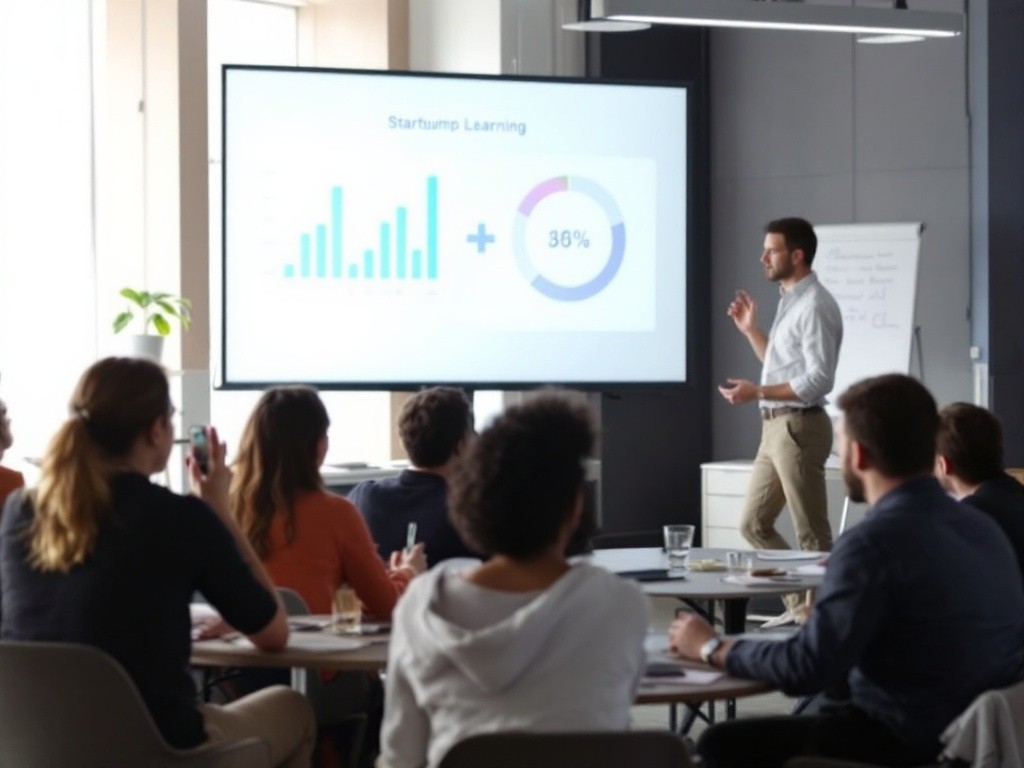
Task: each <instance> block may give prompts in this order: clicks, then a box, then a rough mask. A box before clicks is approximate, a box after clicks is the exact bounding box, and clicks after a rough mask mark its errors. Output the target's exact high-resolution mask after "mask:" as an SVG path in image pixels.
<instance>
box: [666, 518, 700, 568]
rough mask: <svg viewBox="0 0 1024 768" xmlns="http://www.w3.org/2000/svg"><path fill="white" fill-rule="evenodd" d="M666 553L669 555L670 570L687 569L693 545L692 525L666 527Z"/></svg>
mask: <svg viewBox="0 0 1024 768" xmlns="http://www.w3.org/2000/svg"><path fill="white" fill-rule="evenodd" d="M663 530H664V532H665V552H666V553H668V567H669V569H670V570H680V569H682V568H686V561H687V560H688V559H689V557H690V546H691V545H692V544H693V530H694V529H693V526H692V525H666V526H665V527H664V529H663Z"/></svg>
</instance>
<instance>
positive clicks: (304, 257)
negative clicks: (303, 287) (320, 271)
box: [299, 232, 311, 277]
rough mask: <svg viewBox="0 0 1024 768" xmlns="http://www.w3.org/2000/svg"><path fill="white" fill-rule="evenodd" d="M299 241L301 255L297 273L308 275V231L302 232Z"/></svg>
mask: <svg viewBox="0 0 1024 768" xmlns="http://www.w3.org/2000/svg"><path fill="white" fill-rule="evenodd" d="M300 242H301V251H302V253H301V255H300V258H299V274H301V275H302V276H303V277H309V254H310V250H311V249H310V242H311V241H310V238H309V233H308V232H303V233H302V238H301V240H300Z"/></svg>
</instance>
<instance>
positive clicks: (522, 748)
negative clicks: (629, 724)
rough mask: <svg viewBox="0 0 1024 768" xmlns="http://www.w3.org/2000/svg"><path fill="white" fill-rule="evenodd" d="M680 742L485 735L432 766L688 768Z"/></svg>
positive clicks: (651, 736) (623, 736)
mask: <svg viewBox="0 0 1024 768" xmlns="http://www.w3.org/2000/svg"><path fill="white" fill-rule="evenodd" d="M690 765H691V763H690V755H689V754H688V753H687V751H686V747H685V746H684V744H683V740H682V739H680V738H679V737H678V736H676V735H675V734H673V733H669V732H667V731H622V732H618V733H607V732H595V733H485V734H479V735H477V736H470V737H469V738H468V739H465V740H464V741H460V742H459V743H458V744H456V745H455V746H454V747H452V748H451V749H450V750H449V751H448V754H446V755H445V756H444V757H443V758H442V759H441V763H440V765H439V766H438V768H567V767H568V766H571V767H572V768H627V766H643V768H689V766H690Z"/></svg>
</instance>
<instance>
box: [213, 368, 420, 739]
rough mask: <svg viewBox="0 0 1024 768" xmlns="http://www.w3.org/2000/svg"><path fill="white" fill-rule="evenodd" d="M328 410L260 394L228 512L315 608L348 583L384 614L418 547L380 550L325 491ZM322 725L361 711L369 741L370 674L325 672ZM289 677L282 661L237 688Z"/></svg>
mask: <svg viewBox="0 0 1024 768" xmlns="http://www.w3.org/2000/svg"><path fill="white" fill-rule="evenodd" d="M329 425H330V420H329V419H328V416H327V409H326V408H325V407H324V404H323V402H322V401H321V400H320V396H319V395H318V394H317V392H316V390H315V389H312V388H310V387H301V386H293V387H274V388H272V389H268V390H267V391H266V392H264V393H263V396H262V397H261V398H260V400H259V402H258V403H257V404H256V409H255V410H254V411H253V413H252V415H251V416H250V417H249V421H248V422H247V423H246V425H245V429H244V431H243V433H242V439H241V444H240V446H239V451H238V458H237V460H236V462H235V475H234V480H233V482H232V486H231V502H232V508H233V510H234V514H235V517H236V518H237V520H238V522H239V524H240V525H241V527H242V530H243V531H244V532H245V535H246V536H247V537H248V539H249V541H250V543H251V544H252V546H253V548H254V549H255V550H256V552H257V554H258V555H259V557H260V558H261V560H262V561H263V563H264V565H265V566H266V568H267V570H268V571H269V572H270V576H271V578H272V579H273V580H274V583H275V584H276V585H277V586H279V587H288V588H289V589H293V590H295V591H296V592H298V593H299V595H301V596H302V598H303V600H305V602H306V605H307V606H308V607H309V609H310V611H311V612H312V613H331V597H332V594H333V592H334V590H335V589H337V588H338V587H339V586H341V585H342V584H348V585H349V586H351V587H352V588H353V589H354V590H355V593H356V595H357V597H358V598H359V600H360V601H361V602H362V604H363V606H364V609H365V610H366V611H367V612H369V613H370V614H372V615H373V616H374V617H376V618H378V619H382V620H385V621H390V619H391V612H392V610H393V609H394V607H395V603H396V602H397V601H398V597H399V595H401V594H402V593H403V592H404V591H405V589H406V587H407V586H408V585H409V582H410V580H411V579H412V578H413V577H414V576H416V575H417V574H418V573H421V572H422V571H424V570H426V558H425V557H424V554H423V546H422V545H421V544H417V545H416V546H414V547H413V548H412V549H410V550H409V551H405V550H404V549H403V550H401V551H394V552H392V553H391V560H390V567H387V566H385V564H384V562H383V561H382V560H381V559H380V557H379V556H378V555H377V547H376V546H375V545H374V543H373V540H372V539H371V538H370V532H369V530H368V529H367V527H366V523H365V522H364V521H363V518H362V517H361V516H360V514H359V512H358V511H357V510H356V508H355V507H354V506H352V504H351V503H350V502H349V501H347V500H346V499H345V498H343V497H341V496H336V495H334V494H332V493H328V492H327V491H326V490H325V489H324V483H323V480H322V479H321V476H320V465H321V464H322V463H323V460H324V457H325V456H326V455H327V428H328V426H329ZM324 677H325V690H324V697H323V701H322V702H321V704H320V706H319V707H318V709H317V717H318V720H319V724H320V725H321V726H324V727H332V726H335V725H337V724H338V723H339V722H341V721H342V720H344V719H345V718H347V717H348V716H349V715H352V714H355V713H365V714H366V715H367V717H368V720H369V723H370V726H369V736H370V739H369V749H368V750H367V754H371V753H373V752H375V750H376V741H377V735H378V733H379V724H380V717H381V707H382V701H381V699H382V697H383V691H382V688H381V685H380V682H379V680H378V678H377V676H375V675H367V674H364V673H362V672H349V673H340V674H333V673H327V674H325V675H324ZM286 678H287V673H286V672H282V671H281V670H271V671H269V672H268V671H258V672H257V671H253V672H252V673H250V674H247V675H243V676H242V677H241V678H240V679H239V680H238V681H237V687H238V688H240V689H241V690H243V691H244V690H254V689H257V688H259V687H261V686H262V685H265V684H267V682H276V681H278V680H284V679H286Z"/></svg>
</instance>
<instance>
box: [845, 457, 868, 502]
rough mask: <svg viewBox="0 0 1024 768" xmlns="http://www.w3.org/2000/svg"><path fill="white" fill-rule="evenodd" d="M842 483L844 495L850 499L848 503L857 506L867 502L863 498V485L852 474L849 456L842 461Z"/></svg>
mask: <svg viewBox="0 0 1024 768" xmlns="http://www.w3.org/2000/svg"><path fill="white" fill-rule="evenodd" d="M843 482H844V483H846V495H847V496H849V497H850V501H853V502H856V503H857V504H863V503H864V502H865V501H867V499H866V498H865V496H864V483H863V482H861V479H860V478H859V477H857V476H856V475H855V474H854V473H853V467H852V466H850V457H849V455H847V456H846V458H845V459H844V460H843Z"/></svg>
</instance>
